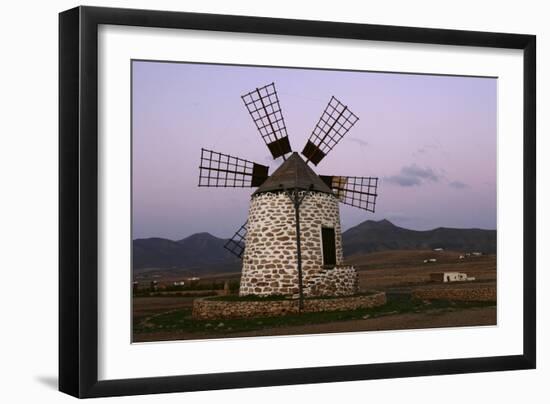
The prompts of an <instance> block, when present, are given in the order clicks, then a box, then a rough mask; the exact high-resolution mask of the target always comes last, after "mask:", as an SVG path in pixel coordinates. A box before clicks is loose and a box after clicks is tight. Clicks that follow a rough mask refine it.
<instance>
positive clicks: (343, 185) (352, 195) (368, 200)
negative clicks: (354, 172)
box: [320, 175, 378, 213]
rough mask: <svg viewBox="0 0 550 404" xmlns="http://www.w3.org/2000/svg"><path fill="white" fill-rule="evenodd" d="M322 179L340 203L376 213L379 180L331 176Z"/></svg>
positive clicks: (323, 176) (322, 176) (374, 178)
mask: <svg viewBox="0 0 550 404" xmlns="http://www.w3.org/2000/svg"><path fill="white" fill-rule="evenodd" d="M320 177H321V179H322V180H323V181H324V182H325V183H326V184H327V185H328V186H329V187H330V188H331V189H332V191H333V192H334V194H335V195H336V197H337V198H338V199H339V200H340V202H342V203H343V204H346V205H350V206H355V207H357V208H360V209H364V210H366V211H369V212H372V213H374V209H375V207H376V198H377V196H378V194H377V193H376V192H377V188H378V178H376V177H343V176H329V175H321V176H320Z"/></svg>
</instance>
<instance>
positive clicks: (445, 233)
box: [132, 219, 496, 274]
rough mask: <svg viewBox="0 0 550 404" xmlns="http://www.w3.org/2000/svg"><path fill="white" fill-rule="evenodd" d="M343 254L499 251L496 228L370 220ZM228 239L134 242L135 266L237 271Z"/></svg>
mask: <svg viewBox="0 0 550 404" xmlns="http://www.w3.org/2000/svg"><path fill="white" fill-rule="evenodd" d="M342 239H343V246H344V256H345V257H351V256H353V255H357V254H365V253H370V252H377V251H386V250H410V249H433V248H445V249H450V250H457V251H480V252H482V253H495V252H496V230H487V229H479V228H468V229H460V228H452V227H437V228H434V229H432V230H411V229H406V228H403V227H400V226H396V225H395V224H393V223H392V222H390V221H389V220H387V219H382V220H379V221H375V220H366V221H364V222H362V223H359V224H358V225H356V226H354V227H351V228H350V229H348V230H346V231H345V232H343V233H342ZM227 240H228V239H223V238H219V237H216V236H214V235H212V234H211V233H208V232H200V233H194V234H191V235H190V236H188V237H185V238H182V239H180V240H169V239H165V238H162V237H149V238H138V239H135V240H133V242H132V245H133V268H134V270H135V271H142V270H147V269H151V268H159V269H160V268H162V269H171V268H173V269H185V270H190V271H192V272H194V273H197V274H198V273H206V272H208V271H209V272H220V273H221V272H235V271H240V269H241V260H240V259H238V258H237V257H235V256H234V255H232V254H231V253H230V252H229V251H227V250H226V249H225V248H223V246H224V244H225V243H226V242H227Z"/></svg>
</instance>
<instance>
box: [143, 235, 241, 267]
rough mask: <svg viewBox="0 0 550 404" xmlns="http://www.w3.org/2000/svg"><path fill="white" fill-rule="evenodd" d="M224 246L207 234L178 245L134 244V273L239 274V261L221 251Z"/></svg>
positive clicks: (165, 241)
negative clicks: (163, 270)
mask: <svg viewBox="0 0 550 404" xmlns="http://www.w3.org/2000/svg"><path fill="white" fill-rule="evenodd" d="M226 242H227V240H225V239H221V238H218V237H215V236H213V235H211V234H210V233H196V234H193V235H191V236H189V237H187V238H184V239H182V240H179V241H172V240H168V239H165V238H142V239H136V240H134V241H133V266H134V270H138V271H139V270H140V269H145V268H147V269H150V268H178V269H188V270H197V271H199V272H200V271H201V270H204V269H208V270H209V272H219V271H226V270H233V271H239V270H240V266H241V264H240V260H239V259H237V257H235V256H234V255H232V254H231V253H230V252H229V251H227V250H226V249H225V248H223V246H224V244H225V243H226Z"/></svg>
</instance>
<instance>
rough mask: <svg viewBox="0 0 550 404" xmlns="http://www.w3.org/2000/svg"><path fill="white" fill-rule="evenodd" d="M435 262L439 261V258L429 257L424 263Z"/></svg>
mask: <svg viewBox="0 0 550 404" xmlns="http://www.w3.org/2000/svg"><path fill="white" fill-rule="evenodd" d="M433 262H437V259H436V258H428V259H425V260H424V264H429V263H433Z"/></svg>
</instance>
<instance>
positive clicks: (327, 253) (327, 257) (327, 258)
mask: <svg viewBox="0 0 550 404" xmlns="http://www.w3.org/2000/svg"><path fill="white" fill-rule="evenodd" d="M321 237H322V239H323V265H326V266H332V267H334V266H335V265H336V240H335V238H334V229H333V228H331V227H322V228H321Z"/></svg>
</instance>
